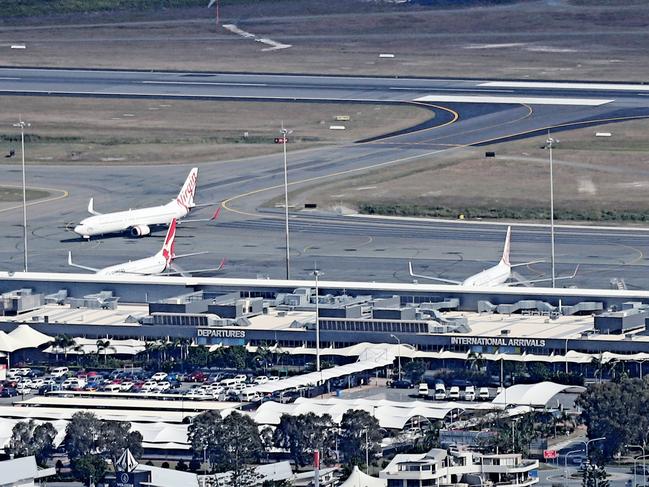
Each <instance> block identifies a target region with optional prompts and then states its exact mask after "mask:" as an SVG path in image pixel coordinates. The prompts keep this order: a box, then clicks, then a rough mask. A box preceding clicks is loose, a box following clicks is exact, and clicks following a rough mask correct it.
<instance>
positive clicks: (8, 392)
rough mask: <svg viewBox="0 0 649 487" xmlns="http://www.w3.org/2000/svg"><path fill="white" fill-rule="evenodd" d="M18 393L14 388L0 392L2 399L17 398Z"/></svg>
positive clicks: (5, 388) (6, 388) (7, 388)
mask: <svg viewBox="0 0 649 487" xmlns="http://www.w3.org/2000/svg"><path fill="white" fill-rule="evenodd" d="M17 395H18V391H17V390H16V389H14V388H13V387H3V388H2V390H1V391H0V397H16V396H17Z"/></svg>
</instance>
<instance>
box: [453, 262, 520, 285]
mask: <svg viewBox="0 0 649 487" xmlns="http://www.w3.org/2000/svg"><path fill="white" fill-rule="evenodd" d="M511 273H512V271H511V266H509V265H507V264H505V263H504V262H503V261H502V260H501V261H500V262H499V263H498V265H495V266H493V267H490V268H489V269H485V270H484V271H482V272H478V273H477V274H474V275H473V276H470V277H467V278H466V279H465V280H464V281H462V286H468V287H479V286H484V287H494V286H502V285H503V284H505V282H507V280H508V279H509V278H510V277H511Z"/></svg>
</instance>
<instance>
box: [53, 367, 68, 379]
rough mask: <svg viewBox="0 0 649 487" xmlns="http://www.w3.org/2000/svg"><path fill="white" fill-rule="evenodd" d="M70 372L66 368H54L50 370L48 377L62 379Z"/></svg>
mask: <svg viewBox="0 0 649 487" xmlns="http://www.w3.org/2000/svg"><path fill="white" fill-rule="evenodd" d="M68 372H70V369H68V368H67V367H54V368H53V369H52V370H50V375H51V376H52V377H63V376H65V375H67V374H68Z"/></svg>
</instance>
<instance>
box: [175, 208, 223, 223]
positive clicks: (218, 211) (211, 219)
mask: <svg viewBox="0 0 649 487" xmlns="http://www.w3.org/2000/svg"><path fill="white" fill-rule="evenodd" d="M220 214H221V207H220V206H219V207H218V209H217V210H216V211H215V212H214V214H213V215H212V218H193V219H190V220H186V219H182V220H178V224H181V223H197V222H211V221H214V220H216V219H217V218H218V217H219V215H220Z"/></svg>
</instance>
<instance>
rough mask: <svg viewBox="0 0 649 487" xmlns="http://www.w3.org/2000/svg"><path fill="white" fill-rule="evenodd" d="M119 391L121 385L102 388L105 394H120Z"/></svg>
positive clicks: (107, 385) (108, 385)
mask: <svg viewBox="0 0 649 487" xmlns="http://www.w3.org/2000/svg"><path fill="white" fill-rule="evenodd" d="M66 382H67V381H66ZM121 390H122V386H121V384H106V385H105V386H104V391H105V392H120V391H121Z"/></svg>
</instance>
